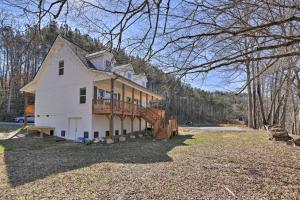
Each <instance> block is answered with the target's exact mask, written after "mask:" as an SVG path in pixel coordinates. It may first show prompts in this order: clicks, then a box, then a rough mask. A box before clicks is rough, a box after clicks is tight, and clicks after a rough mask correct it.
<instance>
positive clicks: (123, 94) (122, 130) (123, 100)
mask: <svg viewBox="0 0 300 200" xmlns="http://www.w3.org/2000/svg"><path fill="white" fill-rule="evenodd" d="M124 104H125V84H124V83H122V117H121V135H123V134H124Z"/></svg>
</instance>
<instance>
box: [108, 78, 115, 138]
mask: <svg viewBox="0 0 300 200" xmlns="http://www.w3.org/2000/svg"><path fill="white" fill-rule="evenodd" d="M114 81H115V80H114V79H110V92H111V93H110V97H111V104H110V109H111V113H110V120H109V138H112V136H113V132H114V102H115V100H114V87H115V84H114Z"/></svg>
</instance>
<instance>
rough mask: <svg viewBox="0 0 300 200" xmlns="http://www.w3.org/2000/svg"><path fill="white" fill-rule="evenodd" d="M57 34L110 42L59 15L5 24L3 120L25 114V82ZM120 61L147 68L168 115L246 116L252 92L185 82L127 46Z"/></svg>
mask: <svg viewBox="0 0 300 200" xmlns="http://www.w3.org/2000/svg"><path fill="white" fill-rule="evenodd" d="M57 34H61V35H63V36H64V37H66V38H67V39H69V40H71V41H73V42H74V43H76V44H78V45H79V46H81V47H83V48H84V49H86V50H88V51H90V52H95V51H99V50H102V49H105V48H106V47H105V46H104V45H103V44H102V43H101V42H100V41H99V40H97V39H94V38H92V37H91V36H90V35H88V34H82V33H81V32H80V31H79V30H78V29H72V28H70V27H69V26H68V25H66V24H65V25H62V26H58V25H57V24H56V23H55V22H54V21H52V22H50V23H49V24H48V25H47V26H45V27H43V28H41V29H40V30H38V31H37V28H36V27H27V28H26V29H25V30H16V28H12V27H10V26H5V25H3V24H2V27H1V29H0V91H1V93H0V95H1V96H0V110H1V111H0V120H2V121H3V120H4V121H9V120H12V119H13V118H14V117H16V116H20V115H23V106H24V102H23V101H24V100H23V96H22V94H21V93H20V91H19V90H20V88H21V87H22V86H24V85H25V84H26V83H28V82H30V81H31V80H32V79H33V77H34V75H35V73H36V72H37V70H38V68H39V67H40V65H41V63H42V61H43V59H44V58H45V56H46V54H47V52H48V50H49V48H50V47H51V44H52V42H53V41H54V39H55V38H56V36H57ZM114 55H115V57H116V60H117V63H118V64H125V63H129V62H130V63H132V65H133V67H134V69H135V71H136V73H139V72H145V74H146V76H147V78H148V87H149V88H150V89H152V90H153V91H155V92H157V93H159V94H162V95H163V96H165V97H166V99H165V102H164V104H165V105H164V106H165V107H166V109H167V114H168V116H171V115H175V116H177V118H178V120H179V122H180V123H182V124H183V123H186V122H187V121H192V122H193V124H194V125H203V124H216V123H221V122H229V121H230V122H231V121H234V120H245V119H246V118H245V108H246V106H247V103H246V99H247V98H246V95H245V94H239V95H235V94H234V93H226V92H207V91H203V90H201V89H197V88H192V87H191V86H190V85H188V84H185V83H182V82H181V80H179V79H177V78H176V77H175V76H174V75H171V74H165V73H163V72H162V71H161V70H159V69H158V68H157V67H155V66H153V65H151V64H149V63H148V62H146V61H144V60H143V59H141V58H139V57H133V56H128V55H126V53H125V52H124V51H123V50H122V49H121V50H118V51H114Z"/></svg>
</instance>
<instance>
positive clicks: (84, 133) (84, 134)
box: [83, 131, 89, 139]
mask: <svg viewBox="0 0 300 200" xmlns="http://www.w3.org/2000/svg"><path fill="white" fill-rule="evenodd" d="M83 137H84V138H86V139H87V138H89V132H87V131H84V132H83Z"/></svg>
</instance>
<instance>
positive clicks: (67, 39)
mask: <svg viewBox="0 0 300 200" xmlns="http://www.w3.org/2000/svg"><path fill="white" fill-rule="evenodd" d="M57 35H58V36H60V37H61V38H62V39H64V40H66V41H67V42H70V43H71V44H73V45H75V46H77V47H78V48H80V49H81V50H83V51H86V52H87V54H91V52H90V51H89V50H87V49H85V48H84V47H82V46H80V45H79V44H77V43H76V42H74V41H72V40H70V39H69V38H67V37H65V36H63V35H62V34H60V33H58V34H57Z"/></svg>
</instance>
